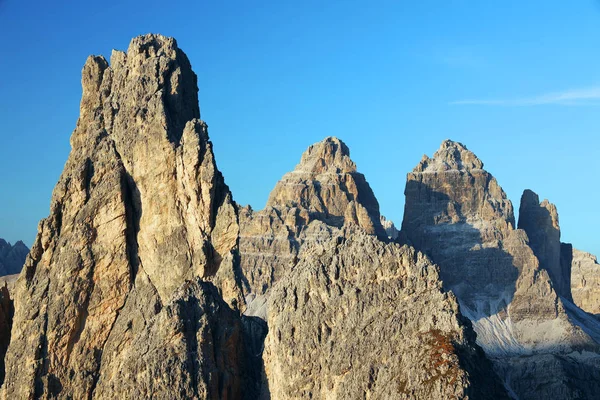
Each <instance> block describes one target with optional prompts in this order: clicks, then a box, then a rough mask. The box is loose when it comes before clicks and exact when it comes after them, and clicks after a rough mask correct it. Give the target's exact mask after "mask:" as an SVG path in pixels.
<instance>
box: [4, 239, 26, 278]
mask: <svg viewBox="0 0 600 400" xmlns="http://www.w3.org/2000/svg"><path fill="white" fill-rule="evenodd" d="M27 253H29V248H27V246H26V245H25V243H23V242H22V241H20V240H19V241H17V242H16V243H15V244H14V245H11V244H10V243H8V242H7V241H6V240H4V239H0V276H6V275H14V274H18V273H19V272H21V269H22V268H23V264H25V258H26V257H27Z"/></svg>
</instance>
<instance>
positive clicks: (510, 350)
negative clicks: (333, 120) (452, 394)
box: [401, 141, 600, 399]
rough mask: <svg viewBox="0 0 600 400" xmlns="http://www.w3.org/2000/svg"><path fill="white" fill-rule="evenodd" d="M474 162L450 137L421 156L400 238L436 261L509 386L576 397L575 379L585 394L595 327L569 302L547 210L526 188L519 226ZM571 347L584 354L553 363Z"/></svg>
mask: <svg viewBox="0 0 600 400" xmlns="http://www.w3.org/2000/svg"><path fill="white" fill-rule="evenodd" d="M482 168H483V163H482V162H481V160H479V159H478V158H477V157H476V156H475V155H474V154H473V153H472V152H470V151H468V150H467V149H466V147H465V146H463V145H461V144H459V143H455V142H451V141H444V142H443V143H442V146H441V148H440V149H439V150H438V151H437V152H436V153H435V155H434V156H433V157H432V158H428V157H425V158H424V159H423V160H422V161H421V162H420V163H419V165H418V166H417V168H415V169H414V170H413V172H410V173H409V174H408V175H407V184H406V190H405V195H406V203H405V212H404V220H403V224H402V231H401V237H405V238H406V239H407V240H408V241H409V242H410V243H411V244H413V245H414V246H415V248H416V249H417V250H420V251H422V252H424V253H426V254H427V255H428V256H430V257H431V259H432V260H433V261H434V262H435V263H436V264H438V265H439V267H440V277H441V278H442V281H443V282H444V286H445V287H446V288H447V289H450V290H452V291H453V292H454V293H455V294H456V296H457V298H458V300H459V302H460V304H461V312H462V313H463V315H465V316H466V317H468V318H469V319H470V320H471V321H472V322H473V326H474V328H475V331H476V332H477V342H478V344H480V345H481V346H482V347H483V349H484V350H485V352H486V353H487V354H488V356H490V357H491V359H492V361H493V362H494V364H495V365H496V370H497V371H499V373H500V375H501V377H502V378H503V379H504V380H505V384H506V387H507V388H508V389H509V390H510V391H511V392H512V393H516V394H517V396H518V397H519V398H528V399H529V398H532V399H542V398H547V397H548V396H550V395H551V394H554V393H558V392H561V393H564V395H563V396H562V397H561V398H565V399H567V398H576V397H577V396H576V393H578V392H577V391H576V390H575V391H573V390H572V389H570V387H575V386H577V390H581V392H582V393H586V395H584V396H583V397H586V396H590V394H591V393H594V392H595V391H596V389H597V383H596V382H598V379H599V377H598V373H597V367H596V366H595V365H597V364H596V363H598V362H599V361H600V356H599V354H600V351H599V350H600V347H599V346H598V343H599V340H598V338H600V325H599V324H598V323H597V322H595V321H594V320H592V319H590V318H589V317H586V316H585V313H582V312H581V311H577V310H576V308H575V306H574V305H572V303H570V302H569V301H568V297H567V295H568V291H569V289H568V282H569V277H568V276H565V274H564V271H565V270H564V269H562V267H561V258H564V257H561V244H560V232H559V230H558V229H557V228H558V215H557V213H556V208H555V207H554V206H553V205H551V204H550V203H548V202H547V201H545V202H542V203H539V198H538V197H537V195H535V193H533V192H531V191H527V192H526V193H525V194H524V197H523V199H522V202H521V206H522V207H521V213H520V217H519V218H520V220H519V227H522V228H525V230H523V229H515V228H514V214H513V208H512V204H511V202H510V201H509V200H508V198H507V196H506V194H505V192H504V191H503V190H502V188H501V187H500V185H499V184H498V183H497V181H496V179H494V178H493V177H492V175H491V174H490V173H489V172H487V171H485V170H484V169H482ZM528 237H529V238H528ZM538 259H539V260H538ZM569 263H570V261H569ZM588 270H589V268H588ZM590 294H591V295H590ZM585 295H589V297H592V298H593V295H594V294H593V291H589V290H588V291H586V292H585ZM578 348H587V349H590V351H591V352H593V354H592V353H590V356H589V357H587V356H586V357H583V356H582V357H573V358H572V359H569V360H568V361H564V362H563V361H560V362H557V360H562V357H563V356H564V355H565V354H573V352H574V350H575V349H578ZM523 355H527V356H529V358H523ZM572 371H577V372H576V373H573V372H572ZM571 375H573V376H575V375H576V376H577V379H575V380H573V379H572V378H571V377H570V376H571ZM575 381H577V382H578V383H577V385H575V384H574V382H575ZM539 382H549V384H548V385H547V387H543V388H542V387H541V385H540V384H539ZM565 382H566V384H565ZM588 398H591V397H588Z"/></svg>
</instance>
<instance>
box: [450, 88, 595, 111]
mask: <svg viewBox="0 0 600 400" xmlns="http://www.w3.org/2000/svg"><path fill="white" fill-rule="evenodd" d="M598 100H600V86H594V87H589V88H584V89H574V90H565V91H562V92H554V93H546V94H541V95H538V96H533V97H521V98H514V99H467V100H458V101H452V102H450V104H451V105H482V106H507V107H524V106H541V105H548V104H558V105H565V106H592V105H593V106H595V105H600V102H598Z"/></svg>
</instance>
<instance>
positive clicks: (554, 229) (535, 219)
mask: <svg viewBox="0 0 600 400" xmlns="http://www.w3.org/2000/svg"><path fill="white" fill-rule="evenodd" d="M518 226H519V229H523V230H524V231H525V232H526V233H527V236H528V238H529V245H530V246H531V249H532V250H533V252H534V253H535V256H536V257H537V259H538V260H539V262H540V266H541V267H542V268H544V269H545V270H546V271H548V274H549V275H550V279H551V280H552V285H553V286H554V289H555V290H556V292H557V293H558V294H559V295H560V296H563V297H564V298H566V299H569V300H572V299H571V269H570V265H568V264H566V265H565V264H564V263H561V242H560V226H559V223H558V212H557V210H556V206H555V205H554V204H552V203H550V202H548V200H544V201H543V202H541V203H540V199H539V197H538V195H537V194H535V193H534V192H532V191H531V190H525V191H524V192H523V196H522V197H521V207H520V208H519V225H518Z"/></svg>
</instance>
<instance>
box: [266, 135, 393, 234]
mask: <svg viewBox="0 0 600 400" xmlns="http://www.w3.org/2000/svg"><path fill="white" fill-rule="evenodd" d="M269 207H273V208H278V209H281V208H294V207H296V208H300V209H303V210H306V211H307V213H308V216H309V218H310V220H315V219H316V220H320V221H324V222H326V223H327V224H329V225H332V226H336V227H341V226H342V225H343V224H344V223H355V224H357V225H358V226H360V227H361V228H363V229H364V230H365V231H366V232H367V233H369V234H373V235H377V236H379V237H380V238H384V237H386V235H385V231H384V230H383V227H382V226H381V222H380V221H379V217H380V215H379V203H378V202H377V199H376V198H375V195H374V194H373V191H372V190H371V187H370V186H369V184H368V183H367V181H366V179H365V177H364V175H363V174H361V173H359V172H357V171H356V164H355V163H354V162H353V161H352V160H351V159H350V150H349V149H348V146H346V144H345V143H344V142H342V141H341V140H339V139H337V138H335V137H328V138H326V139H325V140H323V141H321V142H319V143H315V144H313V145H312V146H310V147H309V148H308V150H306V151H305V152H304V154H302V158H301V160H300V164H298V165H297V166H296V168H295V169H294V170H293V171H291V172H289V173H287V174H285V175H284V176H283V178H281V180H280V181H279V182H278V183H277V185H276V186H275V188H274V189H273V191H272V192H271V195H270V196H269V200H268V201H267V208H269ZM307 222H308V221H307Z"/></svg>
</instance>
